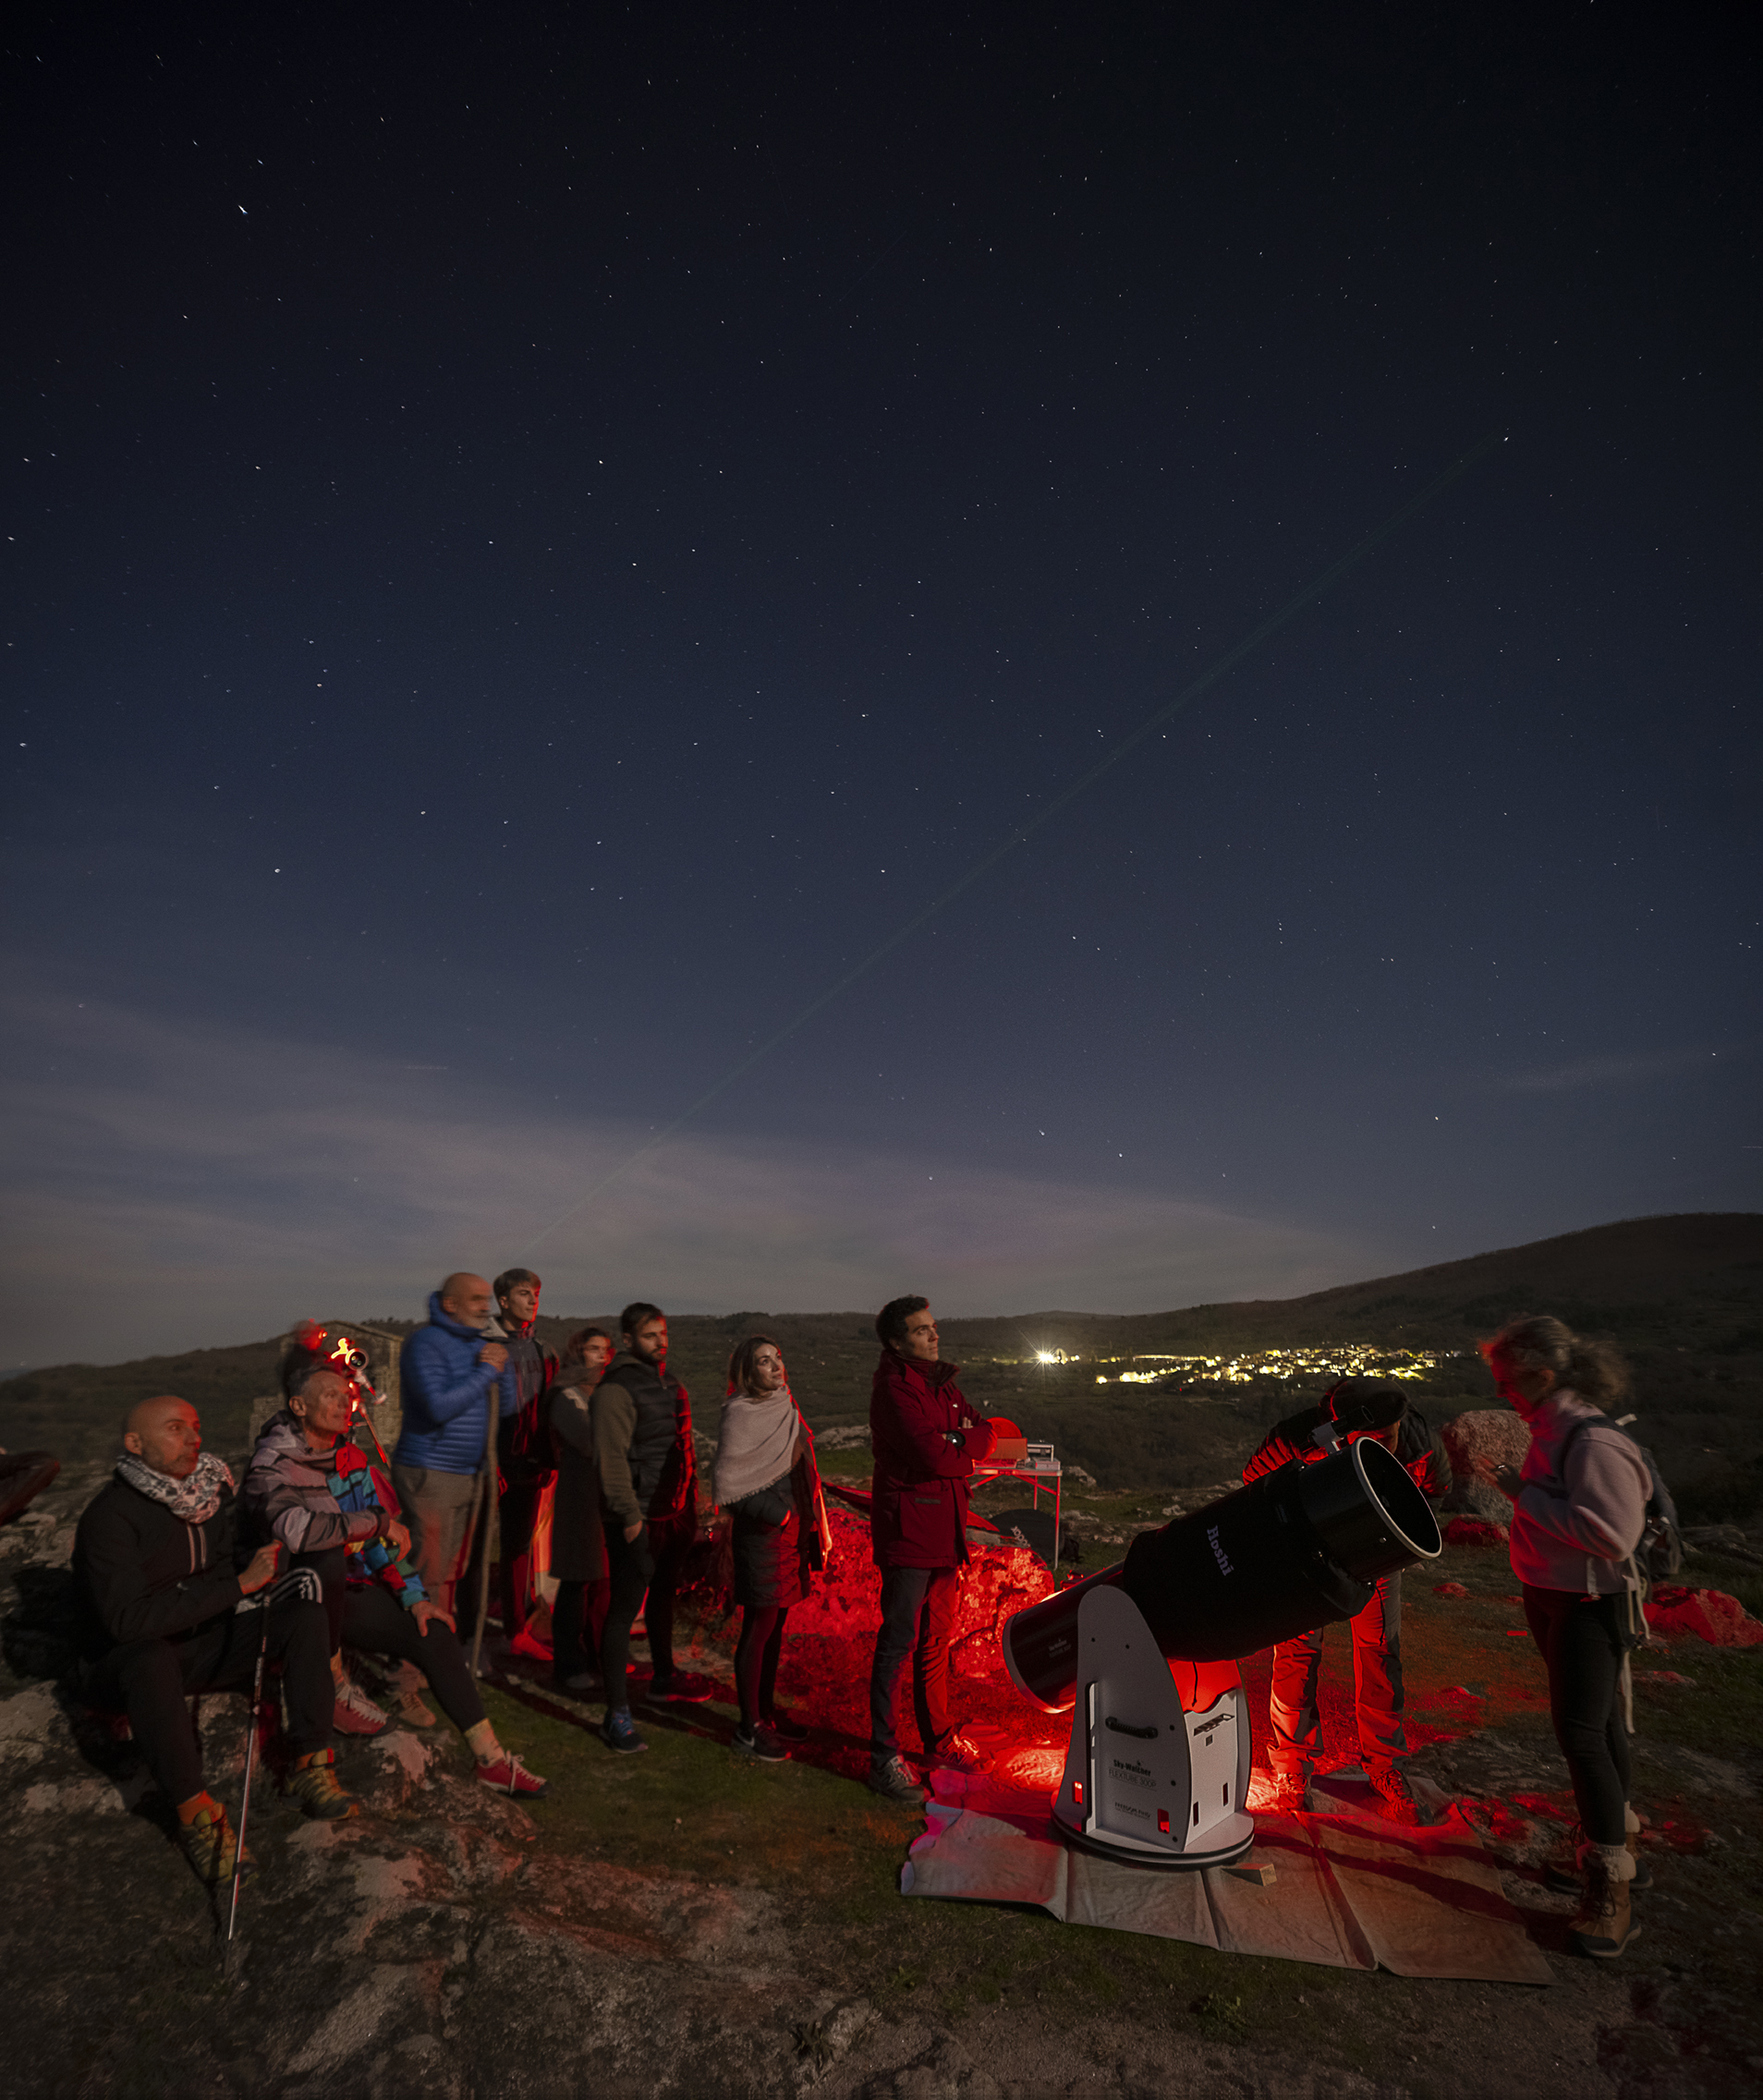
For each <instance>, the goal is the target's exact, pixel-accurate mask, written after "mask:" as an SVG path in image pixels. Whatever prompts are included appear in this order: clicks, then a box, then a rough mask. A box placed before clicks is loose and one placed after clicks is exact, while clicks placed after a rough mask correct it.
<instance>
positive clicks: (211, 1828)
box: [177, 1798, 251, 1888]
mask: <svg viewBox="0 0 1763 2100" xmlns="http://www.w3.org/2000/svg"><path fill="white" fill-rule="evenodd" d="M177 1837H178V1841H179V1843H180V1844H181V1845H182V1846H183V1848H184V1856H185V1858H186V1859H188V1862H189V1863H190V1864H191V1866H193V1867H194V1868H195V1869H196V1878H197V1880H198V1881H200V1882H201V1884H202V1885H203V1887H204V1888H222V1887H224V1886H225V1884H226V1883H227V1882H229V1881H231V1879H232V1878H233V1869H234V1868H235V1867H236V1866H237V1864H238V1836H237V1832H236V1831H235V1830H234V1828H233V1826H232V1825H231V1824H230V1823H229V1822H228V1821H227V1819H226V1811H225V1809H224V1808H223V1807H222V1806H221V1804H220V1803H219V1802H217V1801H214V1800H213V1799H212V1798H211V1800H210V1801H209V1803H208V1806H207V1807H206V1808H199V1809H198V1810H197V1811H196V1814H195V1815H194V1816H193V1817H192V1818H191V1820H190V1821H189V1822H188V1823H180V1824H179V1825H178V1827H177ZM250 1869H251V1855H250V1854H249V1852H247V1853H246V1855H245V1871H246V1872H247V1874H249V1872H250Z"/></svg>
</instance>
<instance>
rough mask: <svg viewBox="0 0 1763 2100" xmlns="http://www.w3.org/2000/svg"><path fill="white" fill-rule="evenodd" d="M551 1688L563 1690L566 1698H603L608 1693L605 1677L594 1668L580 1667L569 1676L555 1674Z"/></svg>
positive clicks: (557, 1690) (554, 1690) (558, 1690)
mask: <svg viewBox="0 0 1763 2100" xmlns="http://www.w3.org/2000/svg"><path fill="white" fill-rule="evenodd" d="M551 1688H552V1690H553V1692H561V1693H563V1695H564V1696H565V1699H602V1698H604V1697H605V1695H606V1681H605V1680H604V1678H602V1676H601V1675H600V1673H599V1672H598V1670H592V1669H578V1670H577V1671H576V1672H575V1673H574V1674H573V1675H572V1676H569V1677H555V1676H553V1679H552V1681H551Z"/></svg>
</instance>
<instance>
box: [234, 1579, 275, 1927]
mask: <svg viewBox="0 0 1763 2100" xmlns="http://www.w3.org/2000/svg"><path fill="white" fill-rule="evenodd" d="M258 1616H259V1617H260V1618H261V1621H262V1622H263V1623H262V1626H261V1630H260V1632H259V1633H258V1636H257V1669H256V1670H255V1672H254V1673H253V1675H252V1678H251V1711H250V1718H249V1720H248V1721H247V1722H246V1725H245V1790H244V1792H243V1793H242V1794H241V1795H240V1796H239V1802H238V1834H237V1847H238V1849H237V1852H236V1853H235V1854H234V1857H233V1895H232V1900H231V1901H230V1902H229V1903H228V1904H227V1906H226V1952H227V1955H228V1956H230V1955H231V1953H232V1951H233V1934H234V1932H235V1931H236V1930H237V1926H238V1890H239V1884H240V1883H241V1882H242V1881H243V1880H244V1878H245V1831H246V1827H247V1826H248V1825H249V1822H250V1819H251V1779H252V1777H253V1775H254V1774H255V1773H256V1770H257V1731H258V1729H259V1728H260V1726H261V1714H262V1705H263V1660H264V1657H265V1656H266V1655H267V1654H268V1652H269V1606H268V1605H267V1603H265V1604H262V1605H260V1606H259V1607H258Z"/></svg>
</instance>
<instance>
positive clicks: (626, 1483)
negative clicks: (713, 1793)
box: [589, 1301, 716, 1753]
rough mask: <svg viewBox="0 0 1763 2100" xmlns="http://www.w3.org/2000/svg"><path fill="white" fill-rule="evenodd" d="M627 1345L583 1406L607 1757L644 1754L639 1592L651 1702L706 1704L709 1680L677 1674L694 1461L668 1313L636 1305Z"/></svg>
mask: <svg viewBox="0 0 1763 2100" xmlns="http://www.w3.org/2000/svg"><path fill="white" fill-rule="evenodd" d="M618 1324H619V1329H620V1331H621V1332H622V1334H623V1336H624V1347H623V1348H622V1349H620V1350H619V1352H618V1353H617V1354H616V1355H615V1356H614V1358H613V1360H612V1362H611V1363H610V1364H609V1365H608V1366H606V1375H605V1377H604V1378H602V1379H601V1381H600V1383H599V1384H598V1385H597V1386H596V1387H595V1388H594V1392H593V1398H592V1400H591V1401H590V1402H589V1423H590V1434H591V1436H592V1438H593V1446H594V1463H595V1465H596V1466H597V1468H598V1470H599V1473H600V1506H601V1515H602V1522H603V1523H604V1525H605V1536H606V1558H607V1560H608V1561H609V1562H610V1563H611V1571H612V1591H611V1596H610V1599H609V1602H608V1607H607V1618H606V1632H605V1636H604V1638H603V1640H602V1644H601V1669H602V1672H603V1673H604V1676H605V1680H606V1718H605V1720H604V1722H603V1723H602V1727H601V1731H600V1732H601V1737H602V1741H603V1742H605V1744H606V1746H607V1748H608V1749H609V1750H618V1751H623V1752H626V1753H629V1752H632V1751H638V1750H647V1749H648V1748H649V1745H648V1743H646V1742H644V1741H643V1739H642V1737H641V1736H640V1735H639V1734H638V1732H637V1727H636V1724H635V1723H634V1722H633V1721H632V1719H631V1718H630V1690H629V1670H630V1622H631V1620H632V1619H633V1618H634V1617H635V1615H636V1611H637V1607H638V1603H639V1602H641V1600H642V1596H643V1592H644V1591H645V1590H647V1591H648V1593H649V1602H648V1604H647V1605H646V1606H645V1607H644V1610H643V1625H644V1628H645V1629H646V1631H647V1632H648V1634H649V1659H650V1664H651V1665H652V1667H653V1671H654V1674H653V1677H652V1678H651V1679H650V1687H649V1695H650V1698H651V1699H658V1700H666V1701H670V1702H672V1701H687V1700H702V1699H708V1698H709V1697H710V1695H711V1693H712V1692H713V1691H714V1690H715V1689H716V1687H715V1686H714V1685H713V1684H712V1683H711V1681H710V1680H709V1679H708V1678H707V1677H696V1676H694V1675H693V1674H692V1672H691V1671H690V1670H686V1669H675V1667H674V1591H675V1586H676V1585H677V1584H678V1582H679V1572H680V1568H681V1566H682V1565H683V1563H684V1561H685V1559H686V1553H687V1548H689V1547H690V1545H691V1543H692V1535H693V1533H694V1532H695V1531H696V1530H697V1528H698V1463H697V1460H696V1458H695V1456H694V1454H693V1451H692V1408H691V1402H690V1401H689V1400H688V1399H687V1393H686V1388H685V1387H684V1386H683V1385H681V1384H680V1382H679V1380H678V1379H677V1378H675V1376H674V1375H673V1373H672V1372H671V1371H670V1370H669V1369H668V1368H667V1316H666V1314H665V1313H663V1311H662V1309H661V1307H660V1306H659V1305H644V1304H642V1303H641V1302H640V1301H639V1302H638V1304H636V1305H626V1307H625V1309H624V1311H623V1313H622V1314H620V1316H619V1321H618Z"/></svg>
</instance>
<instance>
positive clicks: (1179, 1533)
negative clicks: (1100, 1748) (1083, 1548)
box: [1003, 1438, 1443, 1713]
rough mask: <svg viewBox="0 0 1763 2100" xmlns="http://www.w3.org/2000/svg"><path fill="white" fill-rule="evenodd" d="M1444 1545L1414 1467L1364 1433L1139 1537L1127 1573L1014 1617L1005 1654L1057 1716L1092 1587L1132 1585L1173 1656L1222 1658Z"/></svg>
mask: <svg viewBox="0 0 1763 2100" xmlns="http://www.w3.org/2000/svg"><path fill="white" fill-rule="evenodd" d="M1442 1544H1443V1542H1442V1540H1441V1538H1440V1536H1439V1527H1438V1525H1437V1524H1436V1523H1434V1522H1433V1516H1432V1511H1431V1510H1430V1509H1429V1507H1428V1506H1427V1499H1426V1497H1425V1496H1424V1495H1423V1494H1422V1493H1421V1492H1420V1490H1419V1488H1418V1487H1416V1486H1415V1484H1414V1481H1413V1480H1412V1478H1411V1477H1410V1476H1409V1474H1408V1470H1407V1468H1406V1467H1405V1466H1404V1465H1403V1464H1401V1463H1399V1462H1398V1461H1397V1460H1396V1459H1395V1458H1394V1457H1392V1454H1391V1453H1390V1452H1389V1451H1386V1450H1385V1449H1384V1447H1383V1446H1382V1445H1381V1444H1379V1443H1375V1442H1372V1441H1370V1440H1369V1439H1368V1438H1361V1439H1360V1440H1359V1441H1358V1442H1357V1443H1354V1444H1349V1445H1348V1446H1347V1447H1346V1449H1345V1450H1344V1451H1336V1452H1335V1453H1334V1455H1333V1456H1332V1457H1331V1458H1326V1459H1323V1460H1321V1461H1319V1463H1317V1464H1315V1465H1304V1464H1295V1465H1288V1466H1283V1467H1282V1468H1281V1469H1280V1471H1279V1472H1277V1473H1271V1474H1267V1475H1263V1477H1262V1478H1261V1479H1259V1480H1257V1481H1254V1482H1253V1483H1251V1485H1250V1486H1248V1487H1239V1488H1238V1489H1237V1490H1236V1492H1235V1493H1234V1494H1231V1495H1226V1496H1224V1497H1222V1499H1220V1500H1219V1501H1216V1502H1210V1503H1209V1504H1208V1505H1207V1506H1206V1508H1205V1509H1203V1510H1196V1511H1194V1513H1193V1514H1192V1515H1191V1516H1185V1517H1177V1518H1176V1519H1175V1521H1174V1522H1173V1523H1168V1524H1165V1525H1164V1526H1163V1528H1162V1529H1161V1531H1150V1532H1142V1533H1141V1534H1140V1535H1139V1536H1138V1537H1137V1538H1136V1539H1135V1540H1134V1541H1133V1544H1132V1548H1131V1549H1130V1550H1129V1552H1128V1553H1127V1555H1126V1558H1125V1561H1123V1562H1122V1564H1121V1565H1120V1566H1119V1567H1118V1568H1111V1569H1110V1570H1109V1571H1108V1572H1107V1573H1106V1574H1102V1575H1094V1576H1091V1577H1090V1578H1089V1581H1088V1582H1087V1583H1075V1584H1071V1585H1070V1586H1069V1587H1068V1588H1065V1589H1063V1590H1060V1591H1059V1592H1058V1593H1057V1594H1056V1595H1055V1596H1050V1597H1048V1598H1047V1599H1046V1601H1045V1602H1044V1603H1041V1604H1037V1605H1031V1606H1030V1607H1029V1608H1028V1609H1027V1611H1019V1612H1017V1614H1016V1615H1015V1618H1014V1619H1012V1620H1011V1621H1009V1622H1008V1623H1007V1624H1006V1626H1005V1627H1004V1632H1003V1651H1004V1660H1005V1662H1006V1663H1007V1664H1008V1666H1009V1669H1010V1674H1011V1677H1012V1678H1013V1679H1014V1680H1015V1685H1016V1689H1017V1690H1018V1691H1019V1692H1021V1693H1023V1694H1024V1695H1025V1697H1027V1698H1029V1699H1032V1700H1033V1701H1034V1703H1035V1704H1036V1705H1038V1706H1041V1707H1043V1708H1044V1709H1045V1710H1046V1711H1048V1712H1049V1713H1060V1712H1063V1711H1064V1708H1065V1707H1067V1706H1069V1705H1071V1703H1072V1700H1073V1698H1074V1697H1075V1695H1076V1662H1077V1609H1078V1606H1079V1604H1080V1603H1081V1602H1082V1598H1083V1593H1084V1591H1085V1590H1086V1589H1088V1588H1089V1587H1090V1586H1091V1584H1095V1583H1113V1584H1117V1585H1118V1586H1119V1587H1120V1588H1121V1589H1124V1590H1125V1592H1126V1594H1127V1596H1130V1597H1131V1598H1132V1600H1133V1602H1134V1603H1135V1604H1136V1605H1137V1607H1138V1608H1139V1611H1140V1612H1141V1613H1142V1614H1143V1616H1144V1619H1145V1622H1146V1624H1147V1625H1148V1626H1149V1628H1150V1631H1151V1633H1152V1635H1153V1637H1154V1638H1155V1639H1156V1641H1157V1642H1158V1645H1160V1646H1161V1649H1162V1651H1163V1653H1164V1655H1165V1656H1167V1657H1169V1658H1170V1659H1171V1661H1179V1662H1223V1661H1228V1660H1231V1659H1234V1657H1238V1656H1247V1655H1253V1654H1254V1653H1255V1652H1256V1651H1257V1650H1258V1649H1259V1648H1266V1647H1271V1646H1272V1645H1273V1644H1274V1643H1275V1642H1276V1641H1285V1640H1290V1639H1291V1638H1292V1637H1293V1635H1294V1634H1296V1633H1307V1632H1308V1631H1309V1630H1310V1629H1311V1628H1312V1627H1316V1626H1327V1625H1331V1624H1332V1623H1333V1622H1334V1621H1336V1620H1341V1619H1351V1618H1352V1617H1353V1616H1354V1615H1355V1613H1356V1612H1358V1611H1361V1610H1363V1609H1364V1608H1365V1607H1366V1605H1368V1603H1369V1602H1370V1600H1371V1593H1372V1590H1373V1587H1374V1586H1375V1584H1377V1582H1378V1580H1379V1578H1380V1576H1383V1575H1389V1574H1393V1573H1394V1572H1396V1570H1397V1569H1398V1568H1405V1567H1407V1566H1409V1565H1410V1564H1411V1563H1412V1562H1414V1561H1416V1560H1435V1559H1436V1558H1437V1557H1438V1555H1439V1552H1440V1551H1441V1547H1442Z"/></svg>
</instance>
